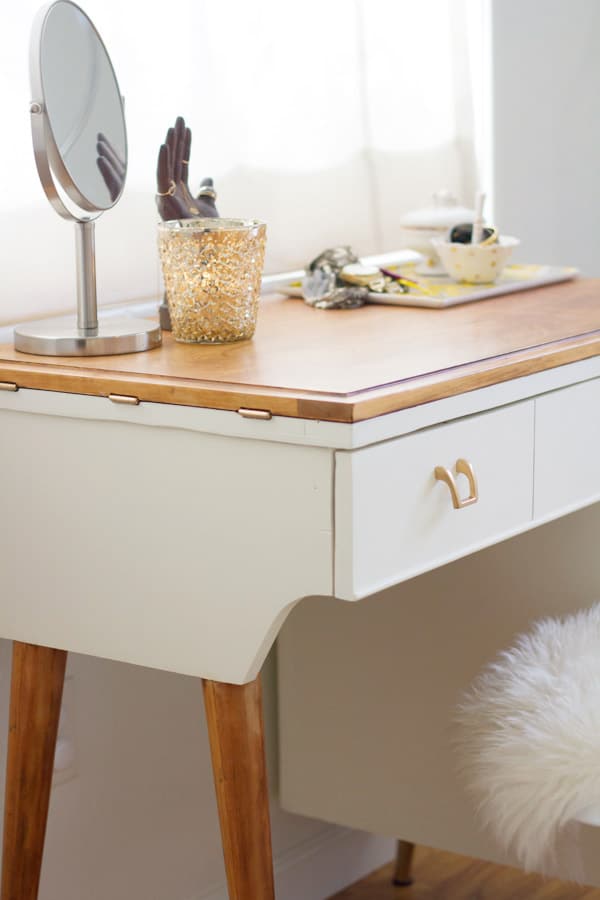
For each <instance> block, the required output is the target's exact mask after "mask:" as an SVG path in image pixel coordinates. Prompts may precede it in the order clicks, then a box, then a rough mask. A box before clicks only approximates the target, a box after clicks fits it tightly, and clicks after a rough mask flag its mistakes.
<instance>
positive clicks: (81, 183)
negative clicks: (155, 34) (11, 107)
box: [15, 0, 161, 356]
mask: <svg viewBox="0 0 600 900" xmlns="http://www.w3.org/2000/svg"><path fill="white" fill-rule="evenodd" d="M30 66H31V72H30V74H31V88H32V101H31V105H30V114H31V129H32V137H33V147H34V153H35V161H36V165H37V169H38V173H39V176H40V180H41V182H42V186H43V188H44V190H45V192H46V195H47V197H48V199H49V200H50V202H51V204H52V206H53V207H54V209H55V210H56V211H57V212H58V213H59V214H60V215H61V216H62V217H63V218H66V219H71V220H73V221H74V222H75V229H76V232H75V234H76V253H77V319H76V320H75V319H74V318H71V317H61V318H60V319H46V320H43V321H40V322H30V323H27V324H26V325H24V326H20V327H18V328H16V329H15V347H16V349H17V350H20V351H22V352H25V353H40V354H49V355H56V356H97V355H104V354H115V353H134V352H137V351H140V350H149V349H152V348H153V347H156V346H158V345H159V344H160V341H161V337H160V327H159V326H158V325H156V324H155V323H154V322H147V321H145V320H143V319H116V318H111V319H109V320H107V321H101V322H98V314H97V300H96V265H95V247H94V220H95V219H96V218H97V217H98V216H99V215H100V214H101V213H103V212H104V211H105V210H107V209H110V208H111V207H113V206H114V205H115V203H117V202H118V200H119V198H120V197H121V194H122V193H123V189H124V187H125V177H126V174H127V132H126V128H125V116H124V112H123V98H122V97H121V92H120V90H119V85H118V82H117V78H116V76H115V72H114V69H113V66H112V63H111V61H110V57H109V55H108V53H107V51H106V47H105V46H104V43H103V42H102V39H101V37H100V35H99V34H98V32H97V30H96V29H95V27H94V25H93V23H92V22H91V21H90V19H89V18H88V16H87V15H86V14H85V13H84V12H83V10H82V9H80V8H79V6H77V5H76V4H75V3H72V2H71V0H55V2H54V3H51V4H50V5H49V6H45V7H43V8H42V9H41V10H40V12H39V13H38V15H37V17H36V19H35V21H34V24H33V29H32V36H31V54H30Z"/></svg>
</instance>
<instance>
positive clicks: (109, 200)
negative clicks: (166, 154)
mask: <svg viewBox="0 0 600 900" xmlns="http://www.w3.org/2000/svg"><path fill="white" fill-rule="evenodd" d="M40 76H41V82H42V90H43V95H44V106H45V110H46V115H47V117H48V124H49V127H50V130H51V132H52V137H53V139H54V144H55V145H56V146H55V150H56V151H57V153H58V159H55V160H54V161H53V162H54V165H53V168H54V169H55V174H56V176H57V179H58V180H59V182H60V184H61V186H62V187H63V188H64V190H65V191H66V193H67V195H68V196H69V197H70V198H71V199H72V200H73V201H74V202H75V203H79V204H82V203H83V204H84V207H85V208H89V207H90V206H91V207H95V208H96V209H98V210H104V209H109V208H110V207H111V206H114V204H115V203H116V202H117V200H118V199H119V197H120V196H121V193H122V191H123V187H124V184H125V174H126V169H127V135H126V131H125V119H124V116H123V104H122V99H121V93H120V91H119V85H118V84H117V80H116V77H115V73H114V71H113V67H112V64H111V61H110V58H109V56H108V54H107V52H106V49H105V47H104V44H103V43H102V40H101V38H100V36H99V34H98V32H97V31H96V29H95V28H94V26H93V25H92V23H91V21H90V20H89V19H88V17H87V16H86V15H85V13H84V12H82V10H81V9H79V7H78V6H76V5H75V4H73V3H70V2H68V0H59V2H57V3H55V4H53V5H52V7H51V8H50V10H49V11H48V14H47V16H46V18H45V20H44V25H43V31H42V35H41V41H40ZM61 163H62V165H61Z"/></svg>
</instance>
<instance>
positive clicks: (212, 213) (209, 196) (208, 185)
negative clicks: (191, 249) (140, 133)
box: [156, 116, 219, 221]
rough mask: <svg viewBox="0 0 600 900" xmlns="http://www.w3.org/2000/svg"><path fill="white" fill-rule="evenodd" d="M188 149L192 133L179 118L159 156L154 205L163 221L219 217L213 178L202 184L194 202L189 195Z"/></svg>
mask: <svg viewBox="0 0 600 900" xmlns="http://www.w3.org/2000/svg"><path fill="white" fill-rule="evenodd" d="M191 148H192V132H191V130H190V129H189V128H187V127H186V124H185V120H184V119H183V117H182V116H178V117H177V119H176V121H175V126H174V127H173V128H169V130H168V131H167V137H166V139H165V143H164V144H162V145H161V148H160V150H159V152H158V166H157V170H156V180H157V185H158V188H157V192H156V205H157V206H158V211H159V213H160V216H161V219H163V221H168V220H169V219H192V218H196V217H198V218H200V217H207V218H215V217H216V216H218V215H219V213H218V212H217V208H216V206H215V200H216V198H217V194H216V191H215V189H214V187H213V181H212V178H205V179H204V180H203V181H202V182H201V184H200V191H199V193H198V196H197V197H196V198H194V197H193V196H192V194H191V192H190V188H189V185H188V172H189V166H190V152H191Z"/></svg>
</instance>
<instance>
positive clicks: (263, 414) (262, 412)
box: [238, 406, 273, 419]
mask: <svg viewBox="0 0 600 900" xmlns="http://www.w3.org/2000/svg"><path fill="white" fill-rule="evenodd" d="M238 413H239V414H240V416H243V417H244V418H245V419H272V418H273V414H272V413H271V412H270V410H268V409H245V408H244V407H243V406H240V408H239V409H238Z"/></svg>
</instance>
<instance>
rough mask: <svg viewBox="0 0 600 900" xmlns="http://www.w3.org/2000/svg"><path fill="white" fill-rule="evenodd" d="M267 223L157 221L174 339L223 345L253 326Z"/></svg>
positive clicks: (243, 337)
mask: <svg viewBox="0 0 600 900" xmlns="http://www.w3.org/2000/svg"><path fill="white" fill-rule="evenodd" d="M266 233H267V229H266V225H265V224H264V222H258V221H256V220H255V219H176V220H173V221H171V222H160V223H159V226H158V247H159V252H160V260H161V264H162V271H163V276H164V279H165V287H166V291H167V303H168V304H169V312H170V314H171V328H172V330H173V337H174V338H175V340H176V341H183V342H185V343H204V344H226V343H229V342H230V341H243V340H246V339H247V338H251V337H252V335H253V334H254V330H255V328H256V317H257V314H258V303H259V299H260V285H261V277H262V271H263V263H264V257H265V243H266Z"/></svg>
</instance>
